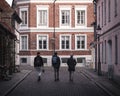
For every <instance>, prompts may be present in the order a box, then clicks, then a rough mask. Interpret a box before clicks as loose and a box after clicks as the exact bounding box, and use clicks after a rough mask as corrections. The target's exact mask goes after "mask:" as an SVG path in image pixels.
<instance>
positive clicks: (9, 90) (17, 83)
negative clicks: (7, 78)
mask: <svg viewBox="0 0 120 96" xmlns="http://www.w3.org/2000/svg"><path fill="white" fill-rule="evenodd" d="M31 72H32V70H30V71H28V73H26V74H25V75H24V77H23V78H21V79H20V80H19V81H18V82H16V83H15V84H14V85H13V86H12V87H11V88H9V89H8V90H7V91H6V92H5V93H4V94H3V95H2V96H8V94H10V93H11V92H12V91H13V90H14V89H15V88H16V87H17V86H18V85H19V84H20V83H21V82H22V81H23V80H24V79H25V78H26V77H27V76H28V75H29V74H30V73H31Z"/></svg>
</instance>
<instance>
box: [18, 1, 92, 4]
mask: <svg viewBox="0 0 120 96" xmlns="http://www.w3.org/2000/svg"><path fill="white" fill-rule="evenodd" d="M53 2H54V0H18V2H17V4H26V3H53ZM92 2H93V0H56V2H55V3H92Z"/></svg>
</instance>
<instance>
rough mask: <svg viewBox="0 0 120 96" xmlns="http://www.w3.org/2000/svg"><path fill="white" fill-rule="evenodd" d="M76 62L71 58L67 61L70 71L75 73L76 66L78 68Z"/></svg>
mask: <svg viewBox="0 0 120 96" xmlns="http://www.w3.org/2000/svg"><path fill="white" fill-rule="evenodd" d="M76 63H77V62H76V60H75V59H74V58H72V57H70V58H69V59H68V60H67V65H68V71H75V66H76Z"/></svg>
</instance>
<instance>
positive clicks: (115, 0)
mask: <svg viewBox="0 0 120 96" xmlns="http://www.w3.org/2000/svg"><path fill="white" fill-rule="evenodd" d="M114 3H115V5H114V6H115V16H117V6H118V5H117V0H114Z"/></svg>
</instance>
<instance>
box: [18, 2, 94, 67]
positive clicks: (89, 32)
mask: <svg viewBox="0 0 120 96" xmlns="http://www.w3.org/2000/svg"><path fill="white" fill-rule="evenodd" d="M19 1H20V0H19ZM17 5H18V11H19V13H20V8H22V7H24V6H27V8H28V28H26V29H25V28H24V29H22V27H21V28H20V29H19V31H20V35H24V34H25V35H28V50H24V51H23V50H20V57H21V58H27V59H28V60H27V61H30V62H26V63H27V64H30V63H31V62H32V63H33V57H34V56H35V55H36V53H37V51H40V52H41V55H42V56H43V57H44V58H47V63H49V62H50V61H51V56H52V54H53V45H52V41H51V38H53V34H54V32H53V31H54V23H55V50H56V51H57V52H58V55H59V56H60V57H61V58H62V57H65V58H68V57H69V55H70V53H73V54H74V57H75V58H76V59H77V58H79V57H84V58H85V60H86V61H87V60H88V59H89V60H90V59H91V52H90V50H89V45H90V43H91V42H92V41H93V38H94V37H93V36H94V35H93V28H92V27H91V24H92V22H93V20H94V16H93V4H92V2H91V3H57V2H56V3H55V17H54V18H53V16H54V11H53V8H54V7H53V3H46V2H45V3H41V2H40V3H26V4H25V3H24V4H22V3H19V2H18V3H17ZM38 5H39V6H40V5H41V6H44V5H45V6H48V18H49V19H48V20H49V21H48V22H49V23H48V29H47V28H42V29H41V28H37V7H36V6H38ZM60 6H70V8H71V9H70V10H71V13H70V15H71V18H70V19H71V26H70V28H61V27H60ZM75 6H86V15H87V16H86V17H87V18H86V20H87V21H86V22H87V24H86V25H87V26H86V27H85V28H82V29H81V28H76V27H75ZM54 19H55V20H54ZM28 29H29V31H28ZM26 30H27V31H26ZM41 30H43V31H41ZM82 30H83V32H82ZM37 34H47V35H48V44H49V45H48V50H37V42H36V40H37V39H36V37H37ZM63 34H69V35H70V37H71V45H70V46H71V49H70V50H61V49H60V36H61V35H63ZM77 34H84V35H86V40H87V41H86V49H85V50H76V49H75V46H76V45H75V36H76V35H77ZM27 56H28V57H27ZM61 61H62V60H61ZM30 65H32V64H30Z"/></svg>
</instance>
